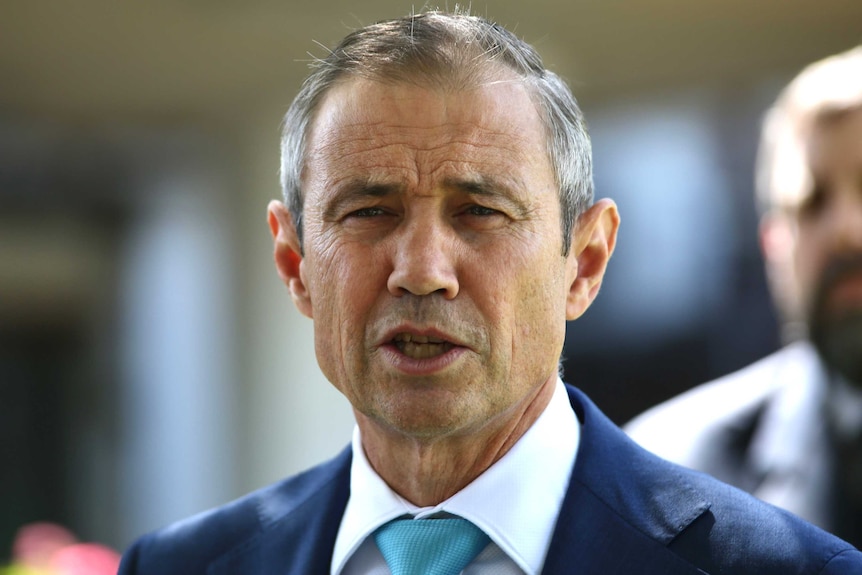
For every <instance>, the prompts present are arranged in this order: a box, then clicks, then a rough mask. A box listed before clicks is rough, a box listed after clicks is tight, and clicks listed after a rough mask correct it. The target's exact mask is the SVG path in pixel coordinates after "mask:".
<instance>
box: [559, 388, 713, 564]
mask: <svg viewBox="0 0 862 575" xmlns="http://www.w3.org/2000/svg"><path fill="white" fill-rule="evenodd" d="M569 399H570V401H571V403H572V407H573V409H574V410H575V413H576V414H577V415H578V419H579V420H580V421H581V431H582V435H581V444H580V447H579V450H578V455H577V460H576V462H575V467H574V469H573V472H572V479H571V483H570V485H569V490H568V493H567V495H566V500H565V502H564V504H563V507H562V509H561V511H560V517H559V519H558V520H557V527H556V530H555V532H554V537H553V539H552V541H551V546H550V548H549V550H548V556H547V559H546V561H545V567H544V570H543V572H544V573H565V572H568V571H571V570H572V569H575V570H576V571H578V572H582V573H602V574H603V575H611V574H619V575H623V574H626V575H628V574H630V573H640V574H643V575H649V574H656V575H658V574H662V575H665V574H671V573H672V574H680V575H683V574H695V573H699V571H698V570H697V569H696V568H695V567H694V566H692V565H691V564H690V563H688V562H687V561H685V560H684V559H682V558H680V557H679V556H678V555H677V554H676V553H674V552H672V551H671V550H670V549H668V548H667V546H668V545H669V544H670V543H671V542H672V541H673V540H674V539H675V538H676V537H677V536H678V535H679V534H680V533H681V532H682V531H684V530H685V529H686V528H687V527H688V526H689V525H690V524H691V523H692V522H693V521H694V520H695V519H697V518H698V517H700V516H701V515H703V513H704V512H705V511H707V510H708V509H709V506H710V503H709V501H707V500H706V499H705V498H704V497H703V496H702V495H701V494H700V493H699V492H698V491H697V490H696V489H695V488H694V487H692V486H690V485H689V483H688V482H687V481H686V480H685V478H684V472H682V471H681V470H678V468H676V467H675V466H672V465H671V464H668V463H666V462H664V461H662V460H659V459H657V458H655V457H654V456H652V455H650V454H649V453H647V452H646V451H644V450H642V449H641V448H639V447H637V446H636V445H635V444H634V443H633V442H632V441H631V440H629V439H628V438H627V437H626V436H625V434H623V432H622V431H621V430H619V428H617V427H616V426H615V425H614V424H613V423H611V422H610V421H609V420H608V419H607V418H606V417H605V416H604V414H602V413H601V412H600V411H599V410H598V408H597V407H596V406H595V405H594V404H593V403H592V402H591V401H590V400H589V399H588V398H587V397H586V396H585V395H584V394H583V393H581V392H580V391H579V390H577V389H575V388H573V387H569ZM656 468H659V469H661V473H656V472H655V469H656Z"/></svg>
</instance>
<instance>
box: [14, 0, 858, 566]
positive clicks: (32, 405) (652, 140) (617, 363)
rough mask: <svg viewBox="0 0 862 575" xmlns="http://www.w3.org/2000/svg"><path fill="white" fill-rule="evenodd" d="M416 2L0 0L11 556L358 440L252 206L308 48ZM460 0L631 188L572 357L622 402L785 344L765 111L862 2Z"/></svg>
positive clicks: (232, 491)
mask: <svg viewBox="0 0 862 575" xmlns="http://www.w3.org/2000/svg"><path fill="white" fill-rule="evenodd" d="M412 8H413V5H411V4H410V3H409V2H403V1H395V0H366V1H365V2H363V3H356V2H348V1H347V0H315V1H313V2H312V1H310V0H308V1H306V0H281V1H275V0H248V1H245V2H230V1H226V0H209V1H202V0H172V1H168V0H150V1H148V2H138V3H131V2H108V1H106V0H79V1H77V2H63V1H59V0H44V1H39V2H33V1H31V0H2V1H0V563H2V562H3V561H7V560H9V554H10V553H11V551H10V549H9V548H11V542H12V539H13V537H14V536H15V532H16V530H17V529H18V528H19V527H20V526H21V525H24V524H27V523H29V522H33V521H37V520H50V521H54V522H58V523H60V524H63V525H65V526H67V527H68V528H69V529H71V530H72V531H73V532H74V533H76V534H77V536H78V537H80V538H81V539H83V540H89V541H99V542H102V543H105V544H107V545H109V546H111V547H114V548H115V549H122V548H124V547H125V546H126V545H128V544H129V543H130V541H131V540H132V539H133V538H134V537H135V536H137V535H139V534H141V533H142V532H144V531H147V530H151V529H153V528H156V527H159V526H161V525H164V524H165V523H168V522H170V521H173V520H176V519H178V518H181V517H184V516H187V515H189V514H192V513H196V512H198V511H200V510H203V509H205V508H207V507H210V506H213V505H216V504H219V503H222V502H225V501H227V500H229V499H231V498H233V497H236V496H238V495H240V494H242V493H244V492H246V491H249V490H251V489H254V488H256V487H260V486H262V485H265V484H267V483H270V482H272V481H275V480H277V479H279V478H281V477H283V476H285V475H287V474H290V473H292V472H295V471H297V470H299V469H302V468H304V467H307V466H309V465H311V464H313V463H316V462H318V461H320V460H322V459H324V458H326V457H328V456H330V455H332V454H334V453H336V452H337V451H338V450H339V449H340V448H341V447H342V446H343V445H345V444H346V443H347V442H348V441H349V436H350V430H351V428H352V415H351V413H350V410H349V408H348V406H347V403H346V401H345V400H344V399H343V398H342V397H341V396H340V395H338V394H337V393H336V392H335V391H334V390H332V389H331V387H330V385H329V384H328V382H326V381H325V380H324V378H323V377H322V376H321V375H320V373H319V370H318V368H317V365H316V363H315V360H314V350H313V345H312V326H311V322H310V321H309V320H307V319H305V318H303V317H301V316H300V315H299V314H298V313H297V312H296V311H295V310H294V309H293V306H292V304H291V302H290V298H289V297H288V295H287V292H286V289H285V288H284V286H283V285H282V284H281V283H280V282H279V280H278V278H277V275H276V273H275V271H274V269H273V266H272V263H271V243H270V238H269V233H268V229H267V227H266V223H265V208H266V204H267V202H268V200H269V199H271V198H276V197H278V196H279V194H280V191H279V188H278V178H277V171H278V138H279V124H280V120H281V115H282V114H283V113H284V111H285V110H286V108H287V106H288V105H289V103H290V101H291V99H292V98H293V96H294V94H295V93H296V91H297V89H298V86H299V84H300V82H301V79H302V78H303V76H304V74H305V72H306V66H307V62H308V61H309V59H310V58H311V57H312V56H310V55H309V54H311V55H313V56H322V55H324V54H325V49H324V48H323V47H324V46H331V45H333V44H334V43H335V42H336V41H337V40H338V39H340V38H341V37H342V36H343V35H345V34H346V33H347V32H348V31H349V30H351V29H352V28H355V27H357V26H360V25H362V24H367V23H371V22H373V21H376V20H379V19H383V18H389V17H394V16H400V15H404V14H406V13H408V12H410V11H411V10H412ZM417 9H418V6H417ZM472 11H473V13H477V14H481V15H486V16H488V17H490V18H491V19H494V20H496V21H498V22H500V23H501V24H503V25H504V26H506V27H508V28H509V29H511V30H513V31H515V32H516V33H517V34H518V35H519V36H521V37H523V38H524V39H526V40H527V41H529V42H531V43H533V44H534V45H535V46H536V47H537V48H538V49H539V51H540V52H541V53H542V54H543V56H544V58H545V62H546V64H547V65H548V67H549V68H551V69H553V70H555V71H556V72H558V73H560V74H561V75H562V76H564V77H565V78H567V79H568V80H569V82H570V83H571V85H572V88H573V91H574V92H575V94H576V95H577V96H578V98H579V100H580V102H581V104H582V107H583V109H584V110H585V113H586V116H587V119H588V122H589V123H590V126H591V131H592V134H593V139H594V153H595V165H596V185H597V195H598V196H610V197H612V198H614V199H615V200H616V201H617V202H618V204H619V206H620V210H621V214H622V220H623V225H622V229H621V232H620V238H619V244H618V249H617V252H616V255H615V257H614V260H613V261H612V263H611V268H610V271H609V273H608V277H607V280H606V282H605V286H604V288H603V291H602V294H601V296H600V297H599V299H598V301H597V303H596V305H595V306H594V307H593V309H591V310H590V311H589V312H588V313H587V315H586V316H585V317H584V318H583V319H581V320H579V321H577V322H574V323H572V324H571V325H570V326H569V330H568V331H569V333H568V337H567V344H566V363H565V369H566V379H567V380H569V381H570V382H572V383H575V384H577V385H579V386H580V387H582V388H583V389H585V390H586V391H587V392H588V393H589V394H591V395H592V396H593V398H594V399H596V400H597V402H598V403H599V405H600V406H602V407H603V408H604V409H605V410H606V411H607V413H608V414H609V415H610V416H611V417H612V418H613V419H614V420H616V421H617V422H618V423H622V422H624V421H626V420H627V419H628V418H629V417H631V416H633V415H635V414H636V413H637V412H639V411H641V410H642V409H644V408H646V407H648V406H650V405H652V404H654V403H656V402H658V401H660V400H662V399H664V398H666V397H669V396H671V395H673V394H675V393H677V392H679V391H681V390H683V389H686V388H687V387H690V386H692V385H694V384H696V383H699V382H701V381H704V380H706V379H709V378H711V377H715V376H718V375H721V374H723V373H726V372H729V371H731V370H733V369H736V368H738V367H741V366H742V365H744V364H746V363H748V362H750V361H752V360H754V359H756V358H758V357H761V356H763V355H765V354H766V353H768V352H769V351H771V350H773V349H774V348H775V347H777V346H778V345H779V342H778V339H777V335H776V334H777V329H776V323H775V318H774V315H773V311H772V307H771V304H770V302H769V299H768V295H767V292H766V288H765V282H764V278H763V271H762V265H761V260H760V256H759V253H758V248H757V237H756V216H755V213H754V203H753V200H752V167H753V163H754V152H755V148H756V138H757V131H758V124H759V120H760V116H761V114H762V112H763V110H764V109H765V108H766V106H767V105H768V104H769V103H770V102H771V101H772V99H773V98H774V97H775V95H776V93H777V91H778V89H780V87H781V86H782V85H783V84H784V83H785V82H786V81H787V80H789V79H790V77H792V76H793V75H794V74H795V73H796V72H797V71H798V70H799V69H800V68H801V67H802V66H803V65H804V64H806V63H808V62H810V61H813V60H816V59H819V58H822V57H824V56H826V55H828V54H831V53H834V52H838V51H841V50H845V49H847V48H849V47H851V46H853V45H855V44H857V43H859V42H860V41H862V2H858V1H857V0H821V1H820V2H816V3H815V2H812V1H811V0H804V1H803V0H758V2H756V3H755V2H750V1H748V0H746V1H743V0H702V1H700V2H689V1H686V0H629V1H627V2H621V1H613V0H567V1H562V0H533V1H532V2H530V3H529V6H528V5H527V4H526V3H524V2H515V1H514V0H494V1H491V0H488V1H487V2H482V3H473V5H472ZM6 542H9V545H8V546H7V545H6ZM7 547H9V548H7Z"/></svg>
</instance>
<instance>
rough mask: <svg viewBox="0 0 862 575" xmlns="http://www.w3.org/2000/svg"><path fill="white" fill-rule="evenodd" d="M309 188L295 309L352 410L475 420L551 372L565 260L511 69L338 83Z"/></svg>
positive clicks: (496, 412)
mask: <svg viewBox="0 0 862 575" xmlns="http://www.w3.org/2000/svg"><path fill="white" fill-rule="evenodd" d="M304 191H305V216H304V238H303V239H304V257H303V259H302V262H301V264H300V275H301V278H302V284H303V285H304V289H305V290H307V296H308V301H307V305H308V306H310V307H309V308H308V309H304V311H305V312H306V313H307V314H309V315H311V316H312V317H313V318H314V327H315V346H316V351H317V358H318V361H319V363H320V366H321V368H322V370H323V372H324V373H325V374H326V376H327V378H328V379H329V380H330V381H331V382H333V384H334V385H335V386H336V387H337V388H338V389H339V390H340V391H341V392H342V393H344V395H345V396H346V397H347V398H348V399H349V400H350V402H351V404H352V405H353V406H354V409H355V411H356V412H357V417H358V418H359V419H360V422H361V421H362V419H363V418H366V419H367V420H371V421H373V422H374V423H375V424H377V425H380V426H382V427H383V428H386V429H389V430H392V431H395V432H396V433H402V434H408V435H411V436H415V437H422V436H426V437H437V436H440V435H451V434H465V433H471V432H473V431H475V430H477V429H479V428H481V427H482V426H484V425H486V424H487V423H489V422H491V421H494V420H495V419H497V418H500V417H503V418H505V414H506V413H508V412H511V411H513V410H516V409H517V406H518V405H519V404H521V403H522V402H525V401H528V399H527V398H529V397H530V396H531V395H533V394H535V393H536V390H537V389H538V388H539V387H541V386H542V385H543V384H546V383H547V382H548V380H549V379H550V378H555V377H556V368H557V362H558V359H559V355H560V352H561V350H562V345H563V337H564V332H565V319H566V315H567V307H566V302H567V294H568V292H569V286H570V285H571V283H572V281H573V280H574V278H575V276H576V275H577V263H576V260H575V259H574V257H573V256H570V257H569V258H564V257H563V256H562V255H561V253H562V245H561V231H560V206H559V200H558V195H557V188H556V185H555V181H554V174H553V171H552V168H551V165H550V163H549V160H548V155H547V152H546V145H545V134H544V132H543V128H542V125H541V123H540V119H539V116H538V114H537V112H536V109H535V107H534V105H533V102H532V100H531V98H530V97H529V95H528V92H527V90H526V89H525V88H524V86H523V85H522V84H520V83H518V82H515V81H511V82H510V81H502V82H496V83H490V84H488V85H485V86H482V87H478V88H475V89H471V90H467V91H452V92H450V91H437V90H435V89H426V88H421V87H417V86H414V85H409V84H395V85H392V84H381V83H377V82H373V81H368V80H362V79H351V80H349V81H346V82H344V83H342V84H340V85H337V86H336V87H335V88H334V89H333V90H332V91H331V92H330V93H329V94H328V95H327V96H326V98H325V99H324V101H323V102H322V104H321V106H320V109H319V111H318V113H317V115H316V117H315V121H314V126H313V129H312V131H311V134H310V138H309V146H308V154H307V165H306V170H305V176H304ZM300 309H303V305H300Z"/></svg>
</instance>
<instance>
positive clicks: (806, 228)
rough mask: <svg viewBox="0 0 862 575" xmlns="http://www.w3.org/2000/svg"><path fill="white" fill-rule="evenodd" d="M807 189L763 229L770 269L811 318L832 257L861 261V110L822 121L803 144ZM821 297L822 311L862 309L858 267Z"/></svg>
mask: <svg viewBox="0 0 862 575" xmlns="http://www.w3.org/2000/svg"><path fill="white" fill-rule="evenodd" d="M807 144H808V146H807V150H806V152H807V153H806V156H807V160H808V169H809V172H810V174H811V180H812V185H811V190H810V192H809V193H808V194H806V195H805V196H804V199H803V201H802V202H801V204H800V205H798V206H796V208H795V209H793V210H790V211H789V212H788V213H787V214H786V215H778V216H773V217H772V218H771V219H770V220H767V224H768V225H766V226H764V232H765V235H764V240H765V241H764V249H765V252H766V257H767V260H768V261H769V262H770V263H771V264H772V265H774V266H778V267H782V266H783V267H785V268H787V269H788V271H787V272H784V274H783V276H782V277H787V278H789V279H788V281H789V282H792V284H793V285H792V286H787V287H791V288H792V291H791V293H792V299H793V300H795V304H796V306H797V307H798V309H799V310H800V312H801V313H802V315H803V316H808V315H810V310H811V307H812V306H813V304H814V299H815V294H816V292H817V289H818V285H819V283H820V282H821V278H822V277H823V275H824V271H825V270H826V269H827V266H828V265H829V264H830V262H832V261H834V260H835V259H836V258H840V257H846V256H852V255H855V256H856V257H857V258H862V109H856V110H854V111H850V112H847V113H844V114H840V115H837V116H834V117H828V118H826V119H823V120H820V121H819V122H817V123H816V124H815V126H814V128H813V129H812V131H811V134H810V136H809V138H808V140H807ZM857 269H858V272H857V273H853V274H849V275H847V276H846V277H844V278H843V279H842V280H841V281H839V282H837V283H836V284H835V285H831V286H829V288H828V289H827V291H826V293H825V294H824V295H825V297H826V300H825V302H824V305H825V312H826V313H827V314H828V315H833V316H840V315H841V314H846V313H847V312H849V311H852V310H857V311H858V310H862V268H857Z"/></svg>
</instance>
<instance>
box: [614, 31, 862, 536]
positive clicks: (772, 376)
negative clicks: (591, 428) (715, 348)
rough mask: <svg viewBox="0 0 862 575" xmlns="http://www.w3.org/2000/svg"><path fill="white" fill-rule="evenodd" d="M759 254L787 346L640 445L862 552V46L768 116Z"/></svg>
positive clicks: (663, 412) (636, 425) (694, 397)
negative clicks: (790, 514) (811, 524)
mask: <svg viewBox="0 0 862 575" xmlns="http://www.w3.org/2000/svg"><path fill="white" fill-rule="evenodd" d="M756 184H757V194H758V202H759V206H760V207H761V209H762V219H761V228H760V235H761V247H762V251H763V256H764V259H765V263H766V269H767V276H768V280H769V283H770V289H771V292H772V295H773V299H774V301H775V303H776V306H777V308H778V311H779V312H780V315H781V318H782V319H783V322H784V329H785V335H786V338H785V339H786V340H789V341H792V343H789V344H788V345H787V346H786V347H784V348H783V349H781V350H780V351H778V352H776V353H774V354H773V355H771V356H769V357H767V358H765V359H762V360H760V361H759V362H757V363H755V364H753V365H751V366H748V367H746V368H744V369H742V370H741V371H738V372H736V373H733V374H730V375H728V376H725V377H723V378H721V379H719V380H716V381H714V382H711V383H707V384H704V385H702V386H698V387H696V388H694V389H692V390H690V391H688V392H686V393H684V394H682V395H680V396H677V397H676V398H673V399H671V400H669V401H667V402H665V403H663V404H661V405H659V406H656V407H654V408H652V409H650V410H648V411H647V412H645V413H644V414H642V415H640V416H638V417H637V418H635V419H634V420H632V421H631V422H630V423H629V424H628V425H627V426H626V431H628V432H629V434H630V435H631V436H632V437H633V438H634V439H635V440H637V441H638V442H639V443H640V444H641V445H643V446H644V447H646V448H648V449H650V450H651V451H653V452H655V453H657V454H659V455H661V456H663V457H665V458H667V459H670V460H672V461H675V462H678V463H681V464H683V465H686V466H688V467H692V468H695V469H698V470H701V471H705V472H707V473H710V474H712V475H714V476H715V477H717V478H719V479H721V480H723V481H726V482H728V483H731V484H733V485H736V486H738V487H740V488H742V489H744V490H746V491H749V492H751V493H753V494H754V495H756V496H757V497H759V498H761V499H763V500H764V501H768V502H770V503H773V504H775V505H778V506H780V507H783V508H785V509H788V510H790V511H793V512H794V513H796V514H798V515H800V516H801V517H803V518H805V519H808V520H809V521H812V522H814V523H815V524H817V525H820V526H821V527H823V528H825V529H827V530H829V531H832V532H834V533H836V534H837V535H839V536H840V537H842V538H844V539H847V540H848V541H850V542H851V543H853V544H855V545H856V546H860V545H862V47H856V48H855V49H852V50H850V51H848V52H845V53H842V54H838V55H835V56H832V57H830V58H827V59H825V60H822V61H820V62H817V63H814V64H811V65H810V66H808V67H807V68H806V69H805V70H803V71H802V72H801V73H800V74H799V76H797V77H796V78H795V79H794V80H793V81H792V82H791V83H790V84H789V85H788V86H787V87H786V88H785V89H784V91H783V92H782V93H781V95H780V96H779V98H778V100H777V101H776V103H775V105H774V106H773V108H772V109H770V110H769V111H768V113H767V114H766V116H765V120H764V125H763V131H762V136H761V144H760V150H759V154H758V165H757V178H756Z"/></svg>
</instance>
